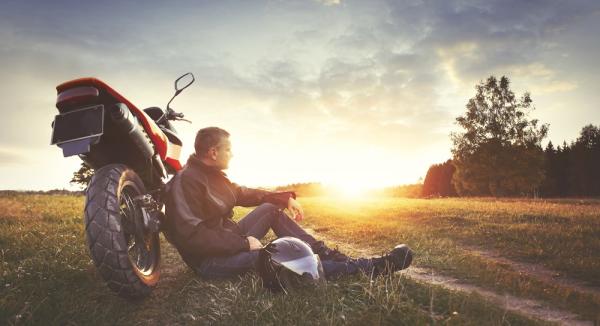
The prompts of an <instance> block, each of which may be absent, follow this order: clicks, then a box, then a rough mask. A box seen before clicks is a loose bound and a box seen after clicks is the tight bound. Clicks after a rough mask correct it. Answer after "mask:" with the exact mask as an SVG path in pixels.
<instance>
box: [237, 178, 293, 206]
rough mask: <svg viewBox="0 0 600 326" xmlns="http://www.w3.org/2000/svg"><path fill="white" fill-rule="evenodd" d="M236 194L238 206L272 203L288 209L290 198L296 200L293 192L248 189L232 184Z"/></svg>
mask: <svg viewBox="0 0 600 326" xmlns="http://www.w3.org/2000/svg"><path fill="white" fill-rule="evenodd" d="M231 185H232V187H233V189H234V192H235V194H236V198H237V201H236V203H235V204H236V206H244V207H253V206H258V205H260V204H263V203H271V204H273V205H276V206H278V207H281V208H286V207H288V204H289V200H290V198H294V199H295V198H296V194H295V193H294V192H293V191H283V192H273V191H267V190H262V189H253V188H247V187H244V186H240V185H237V184H235V183H232V184H231Z"/></svg>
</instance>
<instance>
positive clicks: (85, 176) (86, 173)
mask: <svg viewBox="0 0 600 326" xmlns="http://www.w3.org/2000/svg"><path fill="white" fill-rule="evenodd" d="M92 176H94V169H92V168H91V167H90V166H88V165H87V164H85V162H81V166H80V167H79V170H77V171H75V172H74V173H73V177H72V178H71V181H70V183H71V184H77V185H80V186H81V188H85V187H87V185H88V184H89V183H90V181H91V180H92Z"/></svg>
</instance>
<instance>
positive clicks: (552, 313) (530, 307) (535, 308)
mask: <svg viewBox="0 0 600 326" xmlns="http://www.w3.org/2000/svg"><path fill="white" fill-rule="evenodd" d="M308 231H309V233H311V234H314V235H315V236H316V237H318V238H320V239H323V240H325V241H327V242H331V243H335V244H337V245H338V246H339V248H340V250H343V251H345V252H348V253H350V254H352V255H354V256H363V257H368V256H372V255H373V253H372V252H370V251H368V250H364V249H360V248H355V247H354V246H353V245H351V244H348V243H343V242H340V241H336V240H333V239H329V238H327V237H326V236H324V235H323V234H321V233H318V229H317V232H315V230H312V229H309V230H308ZM467 250H470V251H471V252H473V253H475V254H478V255H480V256H482V257H484V258H486V259H495V260H496V261H498V262H501V263H504V264H508V265H509V266H511V267H513V268H514V269H515V270H517V271H519V272H522V273H526V274H528V275H530V276H532V277H534V278H539V279H542V280H543V281H546V282H549V281H551V282H550V283H552V282H554V284H559V285H561V286H566V287H569V288H570V289H573V290H576V291H579V292H583V293H591V294H595V295H597V294H599V293H600V292H598V289H597V288H592V287H587V286H585V284H583V283H581V282H578V281H575V280H571V279H567V278H565V277H563V278H560V279H558V278H557V277H555V275H557V273H556V272H553V271H550V270H547V269H544V268H543V267H541V266H537V265H532V264H524V263H519V262H514V261H511V260H508V259H506V258H503V257H501V256H499V255H497V254H495V253H492V252H486V251H483V250H481V249H475V248H468V249H467ZM401 273H402V274H403V275H406V276H407V277H409V278H411V279H413V280H416V281H418V282H423V283H427V284H431V285H437V286H441V287H443V288H445V289H448V290H452V291H459V292H463V293H477V294H478V295H480V296H482V297H483V298H485V299H486V300H488V301H490V302H493V303H494V304H496V305H498V306H500V307H503V308H504V309H506V310H507V311H511V312H515V313H518V314H521V315H524V316H527V317H530V318H535V319H539V320H542V321H546V322H552V323H558V324H561V325H577V326H579V325H594V322H592V321H588V320H583V319H581V317H579V316H578V315H577V314H575V313H572V312H570V311H566V310H561V309H557V308H555V307H552V306H551V305H549V304H547V303H545V302H542V301H539V300H533V299H526V298H519V297H515V296H512V295H507V294H499V293H496V292H494V291H492V290H490V289H486V288H483V287H480V286H476V285H473V284H469V283H468V282H464V281H461V280H459V279H456V278H452V277H448V276H444V275H441V274H438V273H437V272H436V271H434V270H432V269H424V268H419V267H416V266H411V267H409V268H408V269H407V270H405V271H402V272H401ZM553 275H554V277H553ZM556 282H558V283H556Z"/></svg>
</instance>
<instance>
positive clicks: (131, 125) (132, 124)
mask: <svg viewBox="0 0 600 326" xmlns="http://www.w3.org/2000/svg"><path fill="white" fill-rule="evenodd" d="M110 117H111V119H112V121H113V122H114V123H115V124H116V125H117V128H118V129H120V130H121V131H123V132H124V133H126V134H127V135H128V136H129V139H131V140H132V141H133V143H134V144H135V146H136V147H137V148H138V149H139V150H140V152H141V153H142V155H143V156H144V158H145V159H149V158H151V157H152V156H153V155H154V147H153V145H152V141H151V140H150V138H148V135H147V134H146V132H145V131H144V129H143V127H142V126H141V125H140V122H139V121H138V119H137V118H136V117H135V116H134V115H133V114H132V113H131V111H130V110H129V108H128V107H127V105H125V104H123V103H117V104H115V105H114V106H113V108H112V110H111V111H110Z"/></svg>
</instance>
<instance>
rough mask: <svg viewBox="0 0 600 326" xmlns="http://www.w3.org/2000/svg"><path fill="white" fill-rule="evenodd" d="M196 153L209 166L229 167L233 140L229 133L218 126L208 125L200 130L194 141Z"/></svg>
mask: <svg viewBox="0 0 600 326" xmlns="http://www.w3.org/2000/svg"><path fill="white" fill-rule="evenodd" d="M194 148H195V150H196V155H198V157H200V159H201V160H202V162H204V164H206V165H208V166H214V167H216V168H218V169H219V170H225V169H227V168H228V167H229V160H230V159H231V158H232V157H233V155H232V154H231V142H230V141H229V133H228V132H227V131H225V130H223V129H221V128H218V127H208V128H202V129H200V130H198V133H197V134H196V141H195V142H194Z"/></svg>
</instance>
